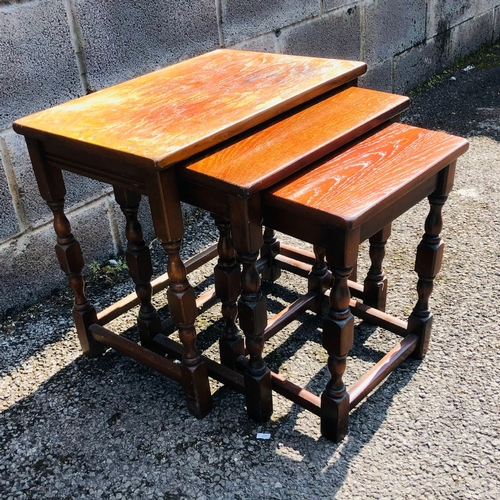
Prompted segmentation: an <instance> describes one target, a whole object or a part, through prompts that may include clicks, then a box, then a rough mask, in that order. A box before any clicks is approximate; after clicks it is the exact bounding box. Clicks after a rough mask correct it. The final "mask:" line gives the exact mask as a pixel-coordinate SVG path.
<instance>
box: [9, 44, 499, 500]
mask: <svg viewBox="0 0 500 500" xmlns="http://www.w3.org/2000/svg"><path fill="white" fill-rule="evenodd" d="M469 64H470V62H468V63H467V65H469ZM453 78H454V79H453ZM499 91H500V48H499V47H498V46H497V47H495V48H493V49H492V50H491V52H490V55H489V56H487V57H486V56H484V55H483V56H481V58H480V60H479V59H478V62H477V65H476V68H474V69H470V70H469V71H463V68H457V69H456V71H454V72H452V73H450V74H448V75H446V76H445V77H444V78H442V79H441V82H438V83H437V84H436V85H435V86H434V87H433V88H431V89H427V90H425V91H421V92H419V93H418V94H417V95H416V96H414V97H413V106H412V110H411V111H410V112H409V113H407V115H406V117H405V121H407V122H411V123H414V124H418V125H423V126H426V127H429V128H434V129H442V130H446V131H449V132H452V133H457V134H460V135H464V136H466V137H468V138H469V139H470V142H471V148H470V151H469V152H468V153H467V154H466V155H465V156H464V157H463V158H462V159H461V160H460V162H459V167H458V171H457V179H456V184H455V190H454V192H453V193H452V195H451V196H450V199H449V201H448V203H447V205H446V206H445V210H444V216H445V229H444V231H443V237H444V238H445V241H446V245H447V246H446V250H445V259H444V264H443V269H442V272H441V274H440V275H439V277H438V278H437V280H436V286H435V291H434V293H433V296H432V304H433V305H434V312H435V320H434V331H433V337H432V341H431V348H430V352H429V354H428V355H427V357H426V358H425V359H424V360H423V361H416V360H407V361H405V362H404V363H403V364H402V365H401V366H400V368H399V369H398V370H397V371H396V372H394V373H393V374H391V375H390V376H389V378H388V379H387V380H386V382H385V383H384V384H383V385H382V386H381V387H380V388H379V389H378V390H377V391H375V392H374V393H373V394H372V395H371V396H370V397H369V398H368V399H367V400H365V401H364V402H363V403H362V404H361V405H360V406H359V407H358V408H356V409H355V410H354V411H352V412H351V418H350V432H349V435H348V437H347V438H346V439H345V440H344V441H343V442H342V443H339V444H335V443H331V442H329V441H327V440H325V439H323V438H322V437H320V433H319V419H318V418H317V417H316V416H314V415H312V414H310V413H309V412H307V411H305V410H303V409H301V408H300V407H298V406H297V405H294V404H292V403H290V402H289V401H287V400H285V399H284V398H282V397H280V396H278V395H275V413H274V414H273V417H272V419H271V420H270V421H269V422H268V423H266V424H256V423H254V422H252V421H250V420H249V419H248V418H247V416H246V413H245V409H244V400H243V397H242V396H241V395H239V394H235V393H233V392H232V391H230V390H227V389H225V388H224V387H220V386H219V385H218V384H216V383H214V384H213V392H214V409H213V411H212V412H211V413H210V415H208V416H207V417H206V418H205V419H203V420H196V419H195V418H193V417H192V416H191V415H190V414H189V413H188V411H187V410H186V407H185V404H184V398H183V394H182V391H181V388H180V387H179V386H178V385H177V384H176V383H174V382H172V381H170V380H168V379H166V378H164V377H162V376H160V375H158V374H156V373H154V372H152V371H150V370H148V369H146V368H144V367H142V366H141V365H139V364H137V363H135V362H134V361H132V360H130V359H128V358H125V357H124V356H122V355H119V354H117V353H116V352H114V351H112V350H110V351H108V352H107V353H106V354H105V355H104V356H102V357H100V358H98V359H87V358H85V357H82V356H81V355H80V350H79V346H78V343H77V340H76V336H75V332H74V329H73V328H72V327H71V326H70V325H71V316H70V306H71V297H70V295H69V294H68V292H67V290H63V291H61V292H59V293H58V294H57V295H55V296H53V297H51V298H50V299H48V300H45V301H43V302H40V303H39V304H37V305H35V306H33V307H31V308H29V309H27V310H26V311H25V312H23V313H22V314H20V315H18V316H16V317H13V318H9V319H8V320H7V321H6V322H5V323H3V324H1V325H0V348H1V351H2V355H1V357H0V358H1V359H0V409H1V411H2V413H1V414H0V442H1V443H2V444H1V447H2V451H1V452H0V498H2V499H5V500H7V499H11V498H12V499H14V498H16V499H17V498H26V499H28V498H29V499H32V498H33V499H34V498H51V499H66V498H67V499H73V498H75V499H76V498H91V499H94V498H96V499H97V498H103V499H104V498H106V499H120V498H122V499H135V498H137V499H143V498H154V499H157V498H158V499H174V498H175V499H177V498H186V499H191V498H199V499H202V498H203V499H217V498H224V499H302V498H339V499H348V498H349V499H350V498H384V499H386V498H398V499H400V498H408V499H413V498H415V499H417V498H426V499H427V498H447V499H448V498H460V499H462V498H478V499H498V498H500V466H499V462H500V434H499V430H500V415H499V405H498V394H499V392H500V363H499V362H498V361H499V359H500V358H499V351H500V340H499V339H500V326H499V323H498V312H497V310H498V306H497V304H498V296H499V294H500V264H499V262H500V259H499V257H500V255H499V247H498V242H499V240H500V238H499V236H500V235H499V233H500V219H499V217H500V216H499V215H498V214H499V213H500V194H499V193H500V92H499ZM426 213H427V206H426V204H425V203H424V204H421V205H419V206H417V207H415V208H414V209H413V210H411V211H410V212H409V213H407V214H405V216H403V217H401V218H400V219H399V220H398V221H396V222H395V223H394V230H393V237H392V238H391V240H390V242H389V244H388V249H387V254H388V256H387V259H386V271H387V273H388V276H389V279H390V295H389V308H388V309H389V312H391V313H394V314H397V315H401V316H402V317H405V316H407V315H408V313H409V311H410V310H411V307H412V305H413V303H414V301H415V292H414V289H415V282H416V280H415V276H414V273H413V271H412V264H413V257H414V248H415V245H416V244H417V243H418V240H419V238H420V236H421V234H422V226H423V220H424V218H425V215H426ZM212 234H213V227H212V225H211V223H210V221H209V218H208V217H207V216H206V215H205V214H202V213H199V214H197V216H196V217H194V221H193V224H192V225H191V227H190V228H189V231H188V236H187V241H188V244H187V245H186V248H188V247H189V249H190V251H193V250H196V249H198V248H200V247H202V246H203V245H206V244H208V243H209V241H210V235H212ZM153 253H154V255H155V266H156V268H157V269H160V268H161V266H162V265H163V261H164V259H163V255H162V254H161V252H160V251H159V249H158V248H157V246H155V245H153ZM361 253H362V255H363V257H362V258H361V264H360V269H361V270H362V269H364V268H366V248H362V249H361ZM363 266H365V267H363ZM361 272H362V271H361ZM209 273H210V268H209V267H206V268H204V269H202V270H201V271H200V272H198V273H197V275H196V276H194V277H193V282H195V283H200V285H199V289H202V288H203V287H204V286H206V285H207V284H208V282H209V280H206V279H205V275H208V274H209ZM361 275H362V274H361ZM90 278H91V279H90V284H89V287H88V291H89V296H90V297H91V298H92V300H93V302H94V303H95V304H97V305H98V307H99V308H102V307H104V306H105V305H106V304H108V303H110V302H112V301H113V300H114V298H116V297H118V296H121V295H123V293H124V292H125V291H126V290H127V289H130V285H129V284H128V282H126V281H125V280H123V279H120V278H121V277H120V276H118V280H117V281H118V284H116V285H113V286H110V285H106V284H103V283H102V282H101V281H100V280H99V279H98V278H96V276H91V277H90ZM303 287H304V283H303V282H302V281H301V280H298V279H296V278H294V277H292V276H290V275H288V274H283V276H282V277H281V278H280V280H279V282H278V283H276V284H274V285H269V284H265V285H264V290H265V293H266V295H267V297H268V300H269V308H270V309H271V310H274V309H275V308H277V307H279V305H280V304H282V303H284V302H283V297H284V298H285V299H286V300H289V299H290V298H293V297H294V295H295V294H296V293H298V292H300V291H301V290H303ZM156 300H157V303H158V305H159V306H160V307H161V305H162V304H163V303H164V295H163V294H160V295H159V296H158V297H157V298H156ZM163 313H164V311H163V310H162V314H163ZM134 314H135V312H134V311H131V313H130V314H128V315H127V316H126V317H124V318H122V319H120V320H119V321H118V320H117V321H115V322H114V324H113V325H112V327H111V328H112V329H114V330H117V331H124V332H125V331H126V334H127V335H129V336H131V337H134V336H136V332H135V329H134V327H133V318H134ZM218 318H219V313H218V308H217V307H215V308H214V309H213V310H211V311H210V312H209V313H208V314H207V315H206V316H204V317H203V319H200V326H201V327H202V328H203V329H204V331H205V333H203V335H201V336H200V345H201V346H203V348H204V349H205V350H206V352H207V353H208V354H209V355H214V356H216V349H215V347H216V346H215V345H214V343H215V341H216V338H217V335H218V332H219V331H220V327H221V322H220V320H219V319H218ZM319 327H320V322H319V321H318V318H316V317H315V316H314V315H306V316H305V317H303V318H301V319H300V320H298V321H296V322H294V324H292V325H291V327H290V328H289V329H288V331H285V332H282V333H280V334H279V335H278V336H276V337H275V338H273V339H272V341H271V342H270V343H269V345H268V346H267V348H266V354H267V358H266V359H267V360H268V362H269V364H270V365H271V366H272V368H273V369H275V370H279V371H280V372H281V373H284V374H286V376H287V377H289V378H290V379H291V380H293V381H296V382H297V383H300V384H303V385H304V386H307V387H308V388H309V389H310V390H311V391H314V392H317V393H318V394H319V393H320V392H321V389H322V387H324V384H325V381H326V377H327V374H326V371H325V367H324V363H325V360H326V355H325V353H324V351H323V349H322V348H321V346H320V343H319V342H320V328H319ZM292 330H296V332H295V335H294V336H293V338H290V336H289V333H290V332H291V331H292ZM395 343H396V339H395V338H394V337H393V336H392V335H390V334H388V333H386V332H384V331H383V330H380V329H376V328H372V327H370V326H369V325H366V324H358V326H357V330H356V343H355V346H354V349H353V351H352V353H351V354H352V356H351V357H350V358H349V363H348V369H347V372H346V381H347V383H348V384H349V383H351V382H353V381H354V380H356V378H357V377H358V376H359V375H360V374H361V373H362V371H363V370H366V367H367V366H369V365H370V364H373V363H374V362H375V361H376V360H377V359H379V358H380V357H381V355H382V353H384V352H385V351H386V350H387V349H388V348H390V347H391V346H392V345H393V344H395ZM259 432H265V433H269V434H270V436H271V437H270V439H269V440H260V439H257V433H259Z"/></svg>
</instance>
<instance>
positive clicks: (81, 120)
mask: <svg viewBox="0 0 500 500" xmlns="http://www.w3.org/2000/svg"><path fill="white" fill-rule="evenodd" d="M365 69H366V66H365V64H363V63H359V62H351V61H337V60H326V59H318V58H310V57H299V56H286V55H279V54H261V53H252V52H245V51H233V50H217V51H214V52H211V53H208V54H204V55H202V56H199V57H196V58H193V59H190V60H188V61H184V62H182V63H179V64H176V65H173V66H171V67H168V68H165V69H163V70H159V71H156V72H153V73H150V74H148V75H145V76H142V77H139V78H136V79H133V80H131V81H128V82H125V83H122V84H119V85H116V86H114V87H111V88H108V89H106V90H103V91H100V92H96V93H94V94H91V95H88V96H85V97H82V98H80V99H76V100H74V101H70V102H67V103H64V104H62V105H59V106H56V107H54V108H52V109H48V110H46V111H42V112H39V113H36V114H34V115H30V116H28V117H25V118H22V119H20V120H17V121H16V122H15V123H14V130H15V131H16V132H18V133H20V134H22V135H24V136H25V137H26V142H27V145H28V150H29V153H30V157H31V161H32V164H33V169H34V172H35V175H36V179H37V182H38V186H39V189H40V194H41V195H42V197H43V198H44V199H45V200H46V202H47V203H48V205H49V207H50V209H51V210H52V212H53V214H54V228H55V232H56V234H57V246H56V253H57V257H58V260H59V263H60V265H61V268H62V269H63V270H64V272H65V273H66V274H67V275H68V279H69V283H70V286H71V288H72V290H73V292H74V296H75V303H74V308H73V318H74V321H75V324H76V328H77V331H78V336H79V340H80V343H81V345H82V349H83V351H84V352H85V353H86V354H87V355H90V356H95V355H98V354H100V353H101V352H103V350H104V348H105V346H104V345H103V343H102V342H104V343H106V344H107V345H113V346H114V345H115V344H116V345H117V343H119V344H120V346H122V350H125V351H127V352H128V354H130V355H132V356H134V357H135V358H136V359H139V360H140V361H141V362H143V363H145V364H148V365H150V366H154V367H155V368H157V369H160V371H162V373H165V374H166V375H168V376H169V377H171V378H173V379H175V380H177V381H179V382H181V383H182V384H183V386H184V388H185V392H186V398H187V402H188V406H189V409H190V411H191V412H192V413H193V414H194V415H196V416H198V417H201V416H203V415H205V414H206V413H207V412H208V411H209V410H210V407H211V395H210V390H209V384H208V375H207V368H206V364H205V363H204V362H203V360H202V357H201V355H200V353H199V351H198V349H197V348H196V331H195V328H194V321H195V318H196V314H197V308H196V300H195V295H194V292H193V290H192V288H191V287H190V285H189V283H188V280H187V274H186V268H185V265H184V264H183V262H182V261H181V259H180V256H179V249H180V245H181V239H182V236H183V232H184V229H183V221H182V214H181V207H180V202H179V194H178V190H177V180H176V170H175V169H174V168H170V167H171V166H172V165H174V164H176V163H177V162H179V161H182V160H185V159H187V158H189V157H191V156H193V155H195V154H196V153H200V152H202V151H204V150H206V149H207V148H209V147H212V146H215V145H216V144H218V143H220V142H222V141H224V140H226V139H228V138H230V137H233V136H235V135H236V134H239V133H242V132H245V131H246V130H248V129H250V128H251V127H254V126H256V125H258V124H260V123H263V122H264V121H266V120H269V119H271V118H273V117H275V116H277V115H279V114H280V113H283V112H285V111H287V110H289V109H291V108H293V107H295V106H298V105H301V104H303V103H305V102H307V101H309V100H311V99H314V98H316V97H318V96H320V95H321V94H324V93H325V92H328V91H330V90H332V89H334V88H336V87H340V86H342V85H344V84H347V83H349V82H352V81H354V80H355V79H356V78H357V77H358V76H360V75H361V74H363V73H364V71H365ZM63 170H67V171H71V172H74V173H76V174H78V175H82V176H86V177H91V178H93V179H97V180H100V181H102V182H105V183H108V184H111V185H112V186H113V187H114V191H115V197H116V199H117V201H118V203H119V204H120V206H121V208H122V210H123V212H124V214H125V216H126V218H127V239H128V242H129V243H128V250H127V263H128V266H129V270H130V274H131V276H132V278H133V279H134V281H135V283H136V291H137V295H138V298H139V302H140V312H139V329H140V336H141V343H142V345H143V346H144V347H138V346H137V347H132V346H129V345H128V344H127V341H125V340H123V341H122V340H120V338H119V337H118V336H116V335H114V336H113V335H111V336H108V337H106V340H105V339H104V337H103V336H102V335H101V337H99V338H100V342H98V341H96V340H95V339H96V338H97V335H96V334H95V333H94V334H92V333H91V328H93V327H94V331H95V327H98V326H99V325H102V324H103V322H104V321H103V319H102V316H101V318H100V317H99V315H98V314H97V312H96V310H95V309H94V307H93V306H92V304H91V303H90V301H89V300H88V298H87V297H86V295H85V292H84V281H83V278H82V269H83V266H84V261H83V257H82V254H81V251H80V246H79V244H78V242H77V241H76V239H75V238H74V236H73V235H72V233H71V226H70V223H69V221H68V219H67V217H66V215H65V213H64V197H65V186H64V182H63V177H62V173H61V172H62V171H63ZM140 195H146V196H148V198H149V203H150V207H151V211H152V217H153V223H154V228H155V232H156V236H157V237H158V239H159V240H160V242H161V243H162V245H163V247H164V248H165V251H166V253H167V254H168V278H169V288H168V292H167V295H168V302H169V307H170V312H171V316H172V318H173V320H174V322H175V323H176V325H177V327H178V329H179V336H180V339H181V342H182V364H181V365H177V364H176V363H174V362H172V361H170V360H168V359H166V358H164V357H162V356H159V355H157V354H156V353H155V352H153V351H152V350H150V349H148V348H151V347H152V346H153V339H154V337H155V336H156V335H157V334H159V333H161V332H162V325H161V322H160V320H159V317H158V314H157V312H156V310H155V309H154V307H153V306H152V304H151V294H152V287H151V282H150V281H151V275H152V271H151V261H150V257H149V251H148V247H147V245H146V244H145V242H144V241H143V237H142V230H141V226H140V224H139V223H138V220H137V209H138V204H139V200H140ZM101 333H102V332H101ZM124 346H125V347H124Z"/></svg>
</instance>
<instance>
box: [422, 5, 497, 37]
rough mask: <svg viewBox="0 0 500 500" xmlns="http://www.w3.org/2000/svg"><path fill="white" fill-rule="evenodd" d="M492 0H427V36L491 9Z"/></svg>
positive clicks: (432, 35) (434, 34)
mask: <svg viewBox="0 0 500 500" xmlns="http://www.w3.org/2000/svg"><path fill="white" fill-rule="evenodd" d="M494 3H496V2H492V0H474V1H471V0H453V1H452V2H450V1H449V0H429V1H428V7H427V38H432V37H434V36H436V35H437V34H438V33H442V32H443V31H446V30H449V29H450V28H453V27H455V26H458V25H459V24H461V23H463V22H464V21H467V20H469V19H472V18H473V17H475V16H479V15H481V14H483V13H485V12H487V11H490V10H493V7H494V5H493V4H494Z"/></svg>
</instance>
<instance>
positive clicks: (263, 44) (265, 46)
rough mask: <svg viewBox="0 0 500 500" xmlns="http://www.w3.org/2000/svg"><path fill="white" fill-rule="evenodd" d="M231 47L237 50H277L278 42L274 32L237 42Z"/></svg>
mask: <svg viewBox="0 0 500 500" xmlns="http://www.w3.org/2000/svg"><path fill="white" fill-rule="evenodd" d="M231 48H233V49H238V50H250V51H254V52H278V51H279V43H278V36H277V34H276V33H274V32H272V33H267V34H265V35H262V36H258V37H256V38H252V39H250V40H245V41H244V42H240V43H237V44H236V45H233V46H232V47H231Z"/></svg>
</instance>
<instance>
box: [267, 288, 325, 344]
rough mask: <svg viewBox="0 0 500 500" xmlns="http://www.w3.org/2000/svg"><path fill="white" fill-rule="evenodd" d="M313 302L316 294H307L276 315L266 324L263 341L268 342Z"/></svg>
mask: <svg viewBox="0 0 500 500" xmlns="http://www.w3.org/2000/svg"><path fill="white" fill-rule="evenodd" d="M315 300H316V293H315V292H309V293H307V294H306V295H303V296H302V297H300V298H298V299H297V300H296V301H295V302H293V303H292V304H290V305H289V306H288V307H285V309H283V310H282V311H280V312H279V313H278V314H276V315H275V316H274V317H273V318H271V319H270V320H269V322H268V326H267V328H266V329H265V331H264V335H263V337H264V340H266V341H267V340H269V339H270V338H271V337H272V336H273V335H275V334H276V333H278V332H279V331H280V330H282V329H283V328H285V326H286V325H288V324H289V323H291V322H292V321H293V320H294V319H295V318H297V317H298V316H300V315H301V314H302V313H303V312H305V311H307V309H309V308H310V306H311V305H312V304H313V302H314V301H315Z"/></svg>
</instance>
